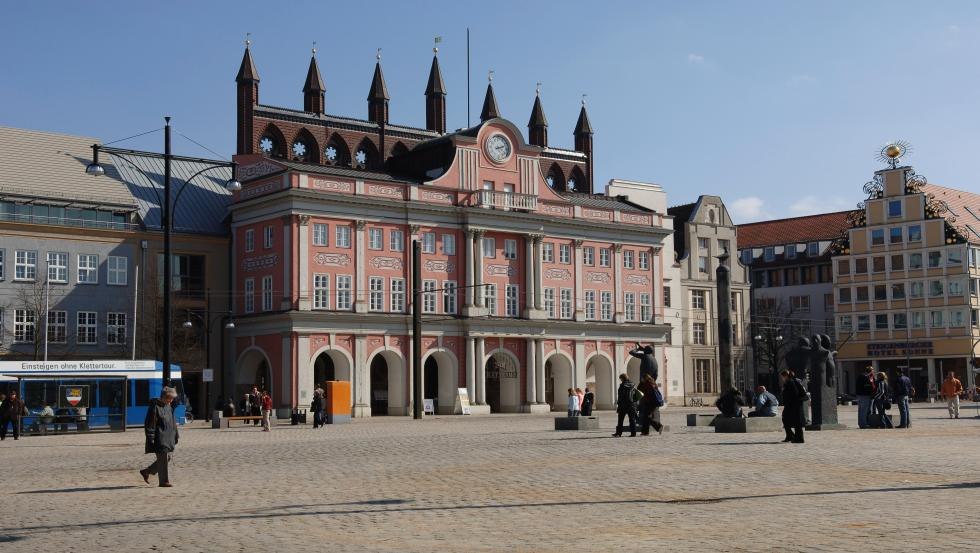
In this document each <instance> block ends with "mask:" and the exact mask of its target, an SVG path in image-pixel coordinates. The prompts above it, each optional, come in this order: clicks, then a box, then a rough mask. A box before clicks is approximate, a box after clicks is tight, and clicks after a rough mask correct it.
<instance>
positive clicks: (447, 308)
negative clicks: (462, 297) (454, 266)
mask: <svg viewBox="0 0 980 553" xmlns="http://www.w3.org/2000/svg"><path fill="white" fill-rule="evenodd" d="M458 295H459V291H458V289H457V288H456V281H455V280H444V281H442V312H443V313H446V314H449V315H455V314H456V303H457V301H456V298H457V296H458Z"/></svg>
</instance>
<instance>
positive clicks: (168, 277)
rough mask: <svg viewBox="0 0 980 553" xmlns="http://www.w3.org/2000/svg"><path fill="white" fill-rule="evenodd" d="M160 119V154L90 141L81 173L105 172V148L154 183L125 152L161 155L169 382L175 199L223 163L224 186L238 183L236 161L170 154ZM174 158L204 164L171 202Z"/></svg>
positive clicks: (165, 377)
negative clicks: (227, 174)
mask: <svg viewBox="0 0 980 553" xmlns="http://www.w3.org/2000/svg"><path fill="white" fill-rule="evenodd" d="M163 119H164V121H165V125H164V127H163V152H164V153H163V154H162V155H161V154H159V153H156V152H145V151H139V150H123V149H120V148H111V147H105V146H102V145H100V144H93V145H92V163H89V164H88V165H87V166H86V167H85V173H86V174H88V175H92V176H94V177H100V176H103V175H105V167H103V166H102V164H101V163H100V162H99V153H100V152H109V153H111V154H113V155H115V156H117V157H119V158H120V159H122V160H124V161H126V162H127V163H129V164H130V165H131V166H132V167H133V169H135V170H136V171H138V172H139V173H140V174H142V175H143V176H144V177H145V178H146V179H147V180H148V181H149V182H150V183H151V185H155V184H156V181H154V180H153V178H152V177H151V176H150V175H148V174H147V173H146V172H145V171H144V170H143V169H141V168H140V167H139V166H138V165H137V164H135V163H133V162H132V161H130V160H129V159H128V158H127V157H126V156H128V155H134V156H141V157H150V158H163V197H162V198H160V196H159V194H157V199H158V200H159V203H160V208H161V217H160V222H161V226H163V275H164V278H163V327H164V331H163V385H164V386H169V385H170V380H171V371H170V353H171V352H170V350H171V343H170V338H171V336H170V335H171V330H172V328H171V327H172V325H173V314H172V313H171V303H170V302H171V289H172V287H173V275H172V274H171V268H170V265H171V262H172V259H171V257H172V255H173V254H172V250H171V245H170V237H171V233H172V232H173V211H174V210H175V209H176V208H177V202H178V201H179V200H180V195H181V194H183V192H184V190H186V189H187V185H188V184H190V182H191V181H192V180H194V179H195V178H196V177H198V176H199V175H201V174H203V173H205V172H207V171H211V170H214V169H222V168H226V167H227V168H230V169H231V178H230V179H228V181H227V182H225V188H226V189H227V190H229V191H231V192H235V191H238V190H241V189H242V183H240V182H238V179H237V178H236V173H237V164H236V163H235V162H215V161H213V160H209V159H200V158H189V157H182V156H175V155H173V153H172V152H171V149H170V117H164V118H163ZM175 159H176V160H180V161H190V162H194V163H198V164H202V165H205V167H204V168H203V169H201V170H200V171H198V172H197V173H194V174H193V175H191V176H190V178H187V179H185V180H184V184H183V186H181V187H180V190H178V191H177V196H176V197H175V198H174V199H173V202H171V200H170V197H171V195H170V174H171V164H172V162H173V160H175ZM153 190H154V192H156V188H155V187H154V188H153ZM223 343H224V342H223V341H222V344H223Z"/></svg>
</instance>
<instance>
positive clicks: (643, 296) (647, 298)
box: [640, 292, 653, 323]
mask: <svg viewBox="0 0 980 553" xmlns="http://www.w3.org/2000/svg"><path fill="white" fill-rule="evenodd" d="M652 299H653V296H651V295H650V293H649V292H641V293H640V321H642V322H644V323H648V322H650V321H651V320H652V319H653V303H652V301H651V300H652Z"/></svg>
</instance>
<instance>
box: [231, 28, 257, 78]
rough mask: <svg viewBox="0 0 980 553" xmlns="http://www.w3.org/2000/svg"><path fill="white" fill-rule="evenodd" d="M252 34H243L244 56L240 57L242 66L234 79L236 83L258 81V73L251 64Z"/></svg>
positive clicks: (253, 64)
mask: <svg viewBox="0 0 980 553" xmlns="http://www.w3.org/2000/svg"><path fill="white" fill-rule="evenodd" d="M251 35H252V33H245V54H244V55H243V56H242V64H241V66H239V68H238V75H237V76H236V77H235V82H236V83H244V82H249V81H255V82H258V81H259V72H258V71H257V70H256V69H255V63H253V62H252V48H251V46H252V39H251Z"/></svg>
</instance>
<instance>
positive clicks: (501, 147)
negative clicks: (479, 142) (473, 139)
mask: <svg viewBox="0 0 980 553" xmlns="http://www.w3.org/2000/svg"><path fill="white" fill-rule="evenodd" d="M486 148H487V156H489V157H490V159H492V160H494V161H496V162H497V163H500V162H502V161H504V160H505V159H507V158H509V157H510V141H509V140H507V137H505V136H504V135H502V134H495V135H493V136H491V137H490V138H488V139H487V144H486Z"/></svg>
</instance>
